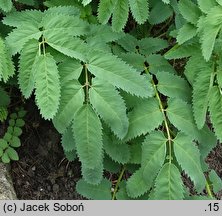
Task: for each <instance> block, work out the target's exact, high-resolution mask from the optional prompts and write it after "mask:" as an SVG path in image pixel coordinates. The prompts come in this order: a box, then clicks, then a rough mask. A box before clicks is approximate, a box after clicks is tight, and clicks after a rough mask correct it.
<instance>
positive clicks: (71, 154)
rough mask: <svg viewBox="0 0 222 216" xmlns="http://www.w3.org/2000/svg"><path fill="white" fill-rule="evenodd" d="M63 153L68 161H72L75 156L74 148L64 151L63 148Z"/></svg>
mask: <svg viewBox="0 0 222 216" xmlns="http://www.w3.org/2000/svg"><path fill="white" fill-rule="evenodd" d="M64 154H65V157H66V159H67V160H68V161H74V160H75V159H76V158H77V155H76V151H75V150H73V151H65V150H64Z"/></svg>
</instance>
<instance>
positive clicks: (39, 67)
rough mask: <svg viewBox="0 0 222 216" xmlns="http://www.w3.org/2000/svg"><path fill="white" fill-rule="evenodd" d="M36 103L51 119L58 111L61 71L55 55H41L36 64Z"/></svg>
mask: <svg viewBox="0 0 222 216" xmlns="http://www.w3.org/2000/svg"><path fill="white" fill-rule="evenodd" d="M33 70H34V73H35V88H36V90H35V95H36V103H37V105H38V107H39V109H40V113H41V114H42V116H43V117H44V118H45V119H51V118H53V117H54V116H55V114H56V112H57V111H58V106H59V99H60V81H59V72H58V69H57V66H56V62H55V60H54V59H53V57H52V56H51V55H50V54H49V53H47V54H46V55H39V56H38V57H37V59H36V62H35V66H34V69H33Z"/></svg>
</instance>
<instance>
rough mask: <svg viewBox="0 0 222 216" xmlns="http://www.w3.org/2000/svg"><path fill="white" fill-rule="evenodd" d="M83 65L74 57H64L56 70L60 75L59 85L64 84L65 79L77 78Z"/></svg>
mask: <svg viewBox="0 0 222 216" xmlns="http://www.w3.org/2000/svg"><path fill="white" fill-rule="evenodd" d="M82 69H83V66H82V64H81V63H80V62H79V61H77V60H75V59H66V60H65V61H63V62H62V63H60V64H59V66H58V70H59V75H60V81H61V85H63V86H65V84H66V82H67V81H70V80H78V79H79V77H80V75H81V72H82Z"/></svg>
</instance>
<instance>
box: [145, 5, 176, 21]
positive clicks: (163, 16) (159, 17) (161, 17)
mask: <svg viewBox="0 0 222 216" xmlns="http://www.w3.org/2000/svg"><path fill="white" fill-rule="evenodd" d="M159 11H161V13H159ZM172 15H173V10H172V8H171V7H170V6H169V5H166V4H164V3H163V2H161V1H159V2H156V3H155V5H154V6H153V8H152V9H151V11H150V15H149V23H150V24H152V25H156V24H159V23H162V22H164V21H165V20H167V19H168V18H169V17H170V16H172Z"/></svg>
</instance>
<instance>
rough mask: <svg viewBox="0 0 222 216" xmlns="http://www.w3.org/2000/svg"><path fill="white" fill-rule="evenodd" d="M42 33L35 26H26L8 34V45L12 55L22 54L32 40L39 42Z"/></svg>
mask: <svg viewBox="0 0 222 216" xmlns="http://www.w3.org/2000/svg"><path fill="white" fill-rule="evenodd" d="M41 35H42V32H41V31H40V30H39V28H38V27H36V26H35V25H25V27H24V25H23V26H21V27H19V28H16V29H14V30H13V31H12V32H10V33H9V34H8V36H7V37H6V38H5V39H6V44H7V45H8V47H9V51H10V53H11V54H12V55H15V54H16V53H20V51H21V50H22V48H23V47H24V45H25V44H26V43H27V42H28V41H29V40H31V39H36V40H39V38H40V36H41Z"/></svg>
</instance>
